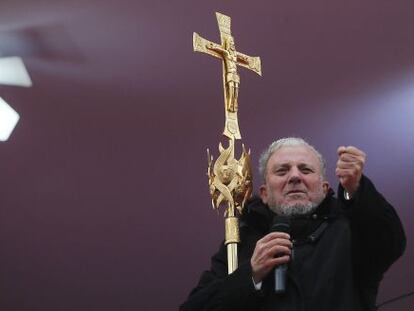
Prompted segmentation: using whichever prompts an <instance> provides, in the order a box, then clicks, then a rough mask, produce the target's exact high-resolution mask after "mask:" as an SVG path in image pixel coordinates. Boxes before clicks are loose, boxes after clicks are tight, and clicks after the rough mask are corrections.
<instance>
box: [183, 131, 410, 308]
mask: <svg viewBox="0 0 414 311" xmlns="http://www.w3.org/2000/svg"><path fill="white" fill-rule="evenodd" d="M365 160H366V155H365V153H364V152H363V151H361V150H359V149H358V148H355V147H352V146H349V147H344V146H341V147H339V148H338V162H337V167H336V176H337V177H338V179H339V187H338V195H337V198H336V197H334V192H333V190H332V189H331V188H330V187H329V183H328V182H327V181H326V178H325V163H324V160H323V158H322V156H321V155H320V153H319V152H318V151H317V150H316V149H315V148H314V147H313V146H311V145H309V144H308V143H307V142H305V141H304V140H303V139H301V138H283V139H280V140H278V141H275V142H273V143H272V144H271V145H270V146H269V148H268V149H267V150H266V151H265V152H264V153H263V154H262V156H261V158H260V166H259V170H260V173H261V175H262V177H263V185H262V186H261V187H260V198H258V197H255V198H253V199H252V200H251V201H250V202H249V203H248V204H247V206H246V207H245V210H244V213H243V216H242V217H241V224H240V234H241V244H240V246H239V268H238V269H237V270H236V271H234V272H233V273H232V274H231V275H227V265H226V262H227V260H226V248H225V246H224V245H222V246H221V248H220V250H219V251H218V253H217V254H216V255H214V256H213V257H212V262H211V268H210V270H209V271H205V272H204V273H203V274H202V276H201V278H200V281H199V283H198V285H197V287H196V288H194V289H193V291H192V292H191V293H190V296H189V297H188V299H187V301H186V302H185V303H184V304H183V305H182V306H181V308H180V310H182V311H195V310H206V311H207V310H211V311H213V310H217V311H218V310H222V311H224V310H229V311H233V310H234V311H236V310H238V311H240V310H246V311H247V310H255V311H256V310H257V311H259V310H263V311H266V310H275V311H288V310H289V311H296V310H307V311H324V310H326V311H341V310H343V311H359V310H361V311H362V310H364V311H365V310H375V309H376V307H375V301H376V296H377V292H378V287H379V284H380V281H381V279H382V277H383V274H384V273H385V272H386V270H387V269H388V268H389V267H390V265H391V264H392V263H393V262H394V261H395V260H396V259H397V258H398V257H399V256H401V255H402V253H403V251H404V248H405V234H404V230H403V228H402V225H401V222H400V220H399V218H398V216H397V214H396V212H395V210H394V208H393V207H392V206H391V205H390V204H389V203H388V202H387V201H386V200H385V199H384V197H383V196H382V195H381V194H380V193H379V192H378V191H377V190H376V188H375V187H374V185H373V184H372V182H371V181H370V180H369V179H368V178H367V177H366V176H364V175H363V167H364V164H365ZM279 219H288V220H289V228H290V234H288V233H285V232H278V231H276V232H273V231H274V230H273V231H272V225H273V224H274V223H275V222H276V223H277V222H278V220H279ZM278 267H287V276H286V280H285V283H286V284H285V287H286V288H285V291H284V292H283V293H277V292H275V284H274V270H275V268H278Z"/></svg>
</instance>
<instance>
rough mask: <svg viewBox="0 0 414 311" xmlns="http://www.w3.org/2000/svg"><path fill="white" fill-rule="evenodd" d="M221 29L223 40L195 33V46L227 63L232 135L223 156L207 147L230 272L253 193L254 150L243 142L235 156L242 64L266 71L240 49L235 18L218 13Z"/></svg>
mask: <svg viewBox="0 0 414 311" xmlns="http://www.w3.org/2000/svg"><path fill="white" fill-rule="evenodd" d="M216 18H217V22H218V26H219V30H220V39H221V44H217V43H214V42H211V41H209V40H207V39H204V38H203V37H201V36H200V35H199V34H197V33H194V34H193V49H194V51H196V52H202V53H205V54H208V55H211V56H214V57H216V58H219V59H221V61H222V67H223V90H224V111H225V125H224V130H223V135H224V136H225V137H227V138H228V144H227V146H226V147H224V146H223V144H222V143H220V144H219V148H218V149H219V156H218V157H217V159H216V161H214V158H213V156H212V155H211V154H210V151H209V149H207V157H208V169H207V175H208V183H209V189H210V194H211V202H212V205H213V208H214V209H216V210H217V209H218V208H219V207H220V206H227V208H226V209H225V212H224V217H225V244H226V246H227V264H228V273H229V274H230V273H232V272H233V271H234V270H236V269H237V266H238V262H237V243H239V242H240V235H239V225H238V217H239V216H240V215H241V213H242V210H243V206H244V204H245V202H246V201H247V199H249V198H250V196H251V194H252V189H253V184H252V179H253V177H252V173H251V163H250V150H246V148H245V146H244V145H242V153H241V156H240V158H239V159H236V158H235V156H234V150H235V141H236V140H239V139H241V134H240V129H239V122H238V116H237V112H238V110H239V102H238V99H239V91H240V76H239V73H238V71H237V68H238V66H241V67H244V68H247V69H249V70H252V71H254V72H256V73H257V74H258V75H260V76H261V75H262V71H261V61H260V57H252V56H248V55H246V54H243V53H240V52H238V51H237V50H236V46H235V41H234V37H233V36H232V34H231V18H230V17H229V16H226V15H224V14H221V13H218V12H217V13H216Z"/></svg>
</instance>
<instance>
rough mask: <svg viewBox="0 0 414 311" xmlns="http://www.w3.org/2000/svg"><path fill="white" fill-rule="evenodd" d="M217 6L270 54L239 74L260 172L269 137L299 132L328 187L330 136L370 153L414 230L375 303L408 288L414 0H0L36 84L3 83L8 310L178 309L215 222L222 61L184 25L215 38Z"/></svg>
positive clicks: (1, 221) (382, 184) (0, 303)
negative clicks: (11, 120)
mask: <svg viewBox="0 0 414 311" xmlns="http://www.w3.org/2000/svg"><path fill="white" fill-rule="evenodd" d="M215 11H220V12H222V13H224V14H227V15H230V16H231V17H232V29H233V34H234V35H235V40H236V47H237V49H238V50H239V51H241V52H244V53H246V54H249V55H259V56H261V58H262V66H263V77H262V78H260V77H259V76H257V75H255V74H254V73H253V72H249V71H247V70H245V69H240V74H241V93H240V97H239V103H240V110H239V122H240V126H241V132H242V136H243V142H244V143H245V144H246V145H247V146H249V147H250V148H251V149H252V154H253V163H254V167H255V169H256V167H257V159H258V156H259V154H260V152H261V151H262V150H263V149H264V148H265V147H266V146H267V145H268V144H269V143H270V142H271V141H272V140H274V139H276V138H279V137H284V136H291V135H293V136H302V137H304V138H305V139H307V140H309V142H311V143H312V144H314V145H315V146H316V147H317V148H318V149H319V150H320V151H321V152H322V153H323V154H324V155H325V156H326V158H327V161H328V172H329V180H330V182H331V183H332V186H333V187H334V188H336V185H337V181H336V179H335V176H334V167H335V162H336V149H337V147H338V146H339V145H351V144H352V145H355V146H357V147H359V148H361V149H363V150H364V151H366V153H367V154H368V161H367V164H366V169H365V172H366V174H367V175H368V176H369V177H370V178H371V179H372V180H373V181H374V182H375V184H376V186H377V188H378V189H379V190H380V191H381V192H382V193H383V194H384V195H385V196H386V197H387V198H388V200H389V201H390V202H392V203H393V205H394V206H395V207H396V209H397V211H398V213H399V215H400V217H401V218H402V221H403V223H404V225H405V229H406V233H407V236H408V239H409V240H408V247H407V250H406V252H405V255H404V256H403V257H402V258H401V259H400V260H399V261H398V262H397V263H396V264H395V265H394V266H393V267H392V268H391V269H390V270H389V271H388V273H387V274H386V276H385V279H384V281H383V284H382V287H381V290H380V293H379V297H378V302H382V301H384V300H387V299H389V298H392V297H394V296H397V295H399V294H403V293H405V292H408V291H411V290H414V282H413V280H414V272H413V269H412V267H411V266H412V262H413V259H414V249H413V247H412V244H411V243H410V242H411V239H410V238H411V237H412V236H413V230H414V223H413V211H412V203H411V202H412V201H413V191H412V186H413V178H412V176H413V173H414V164H413V159H414V140H413V138H412V136H413V131H414V126H413V122H414V31H413V29H414V2H413V1H412V0H406V1H404V0H393V1H388V0H375V1H374V0H347V1H340V0H325V1H322V0H313V1H309V0H293V1H292V0H271V1H270V0H269V1H224V0H223V1H194V0H193V1H189V0H188V1H187V0H179V1H156V0H151V1H127V0H118V1H97V0H96V1H92V0H82V1H80V0H71V1H69V0H67V1H58V0H53V1H52V0H45V1H40V0H39V1H28V0H26V1H16V0H13V1H11V0H2V1H1V2H0V53H1V54H2V56H21V57H22V58H23V60H24V62H25V64H26V66H27V68H28V71H29V73H30V75H31V77H32V79H33V82H34V86H33V87H32V88H27V89H25V88H19V87H11V86H0V96H1V97H2V98H3V99H4V100H6V101H7V102H8V103H9V104H10V105H11V106H12V107H13V108H14V109H15V110H16V111H17V112H18V113H19V114H20V116H21V120H20V122H19V124H18V125H17V127H16V129H15V131H14V133H13V134H12V136H11V138H10V140H9V141H8V142H5V143H1V144H0V295H1V296H0V309H1V310H2V311H9V310H16V311H29V310H30V311H31V310H43V311H49V310H50V311H52V310H53V311H57V310H79V311H80V310H101V311H106V310H176V309H177V308H178V305H179V304H180V303H181V302H182V301H183V300H184V299H185V297H186V296H187V294H188V292H189V291H190V289H191V288H192V287H193V286H194V285H195V283H196V281H197V279H198V277H199V275H200V273H201V271H202V270H203V269H206V268H207V267H208V265H209V258H210V255H211V254H212V253H213V252H214V251H215V250H216V249H217V247H218V245H219V244H220V242H221V240H222V239H223V226H224V224H223V219H222V214H221V213H220V214H219V215H218V214H217V213H216V212H214V211H213V210H212V209H211V206H210V198H209V193H208V187H207V177H206V175H205V174H206V167H207V157H206V151H205V149H206V148H207V147H210V148H211V149H212V150H213V153H214V155H217V153H218V152H217V145H218V143H219V141H220V140H221V131H222V129H223V125H224V110H223V94H222V81H221V64H220V62H219V61H218V60H217V59H214V58H212V57H209V56H207V55H204V54H200V53H194V52H193V51H192V33H193V31H197V32H198V33H199V34H201V35H202V36H203V37H205V38H208V39H210V40H212V41H215V42H219V32H218V27H217V22H216V19H215V15H214V12H215ZM0 70H1V68H0ZM255 173H256V172H255ZM259 183H260V179H259V178H258V177H257V173H256V174H255V187H256V189H257V187H258V185H259ZM413 304H414V298H407V299H406V300H403V301H401V302H397V303H395V304H394V305H391V306H387V307H384V308H383V310H412V305H413Z"/></svg>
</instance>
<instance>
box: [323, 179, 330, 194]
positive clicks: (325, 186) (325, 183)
mask: <svg viewBox="0 0 414 311" xmlns="http://www.w3.org/2000/svg"><path fill="white" fill-rule="evenodd" d="M329 188H330V186H329V182H327V181H326V180H325V181H323V182H322V189H323V193H324V194H328V191H329Z"/></svg>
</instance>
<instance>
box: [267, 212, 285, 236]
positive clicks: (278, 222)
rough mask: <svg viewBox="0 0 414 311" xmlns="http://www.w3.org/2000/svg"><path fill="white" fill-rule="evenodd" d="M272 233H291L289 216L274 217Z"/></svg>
mask: <svg viewBox="0 0 414 311" xmlns="http://www.w3.org/2000/svg"><path fill="white" fill-rule="evenodd" d="M270 231H271V232H284V233H290V218H289V217H287V216H280V215H276V216H274V217H273V225H272V228H271V229H270Z"/></svg>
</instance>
